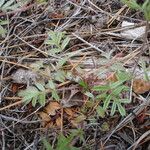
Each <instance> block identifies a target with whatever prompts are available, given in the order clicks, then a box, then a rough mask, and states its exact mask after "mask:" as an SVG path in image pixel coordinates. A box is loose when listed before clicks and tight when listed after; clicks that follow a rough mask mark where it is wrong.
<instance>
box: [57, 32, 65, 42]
mask: <svg viewBox="0 0 150 150" xmlns="http://www.w3.org/2000/svg"><path fill="white" fill-rule="evenodd" d="M56 36H57V44H58V45H60V44H61V40H62V38H63V37H64V33H63V32H56Z"/></svg>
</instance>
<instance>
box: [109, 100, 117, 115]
mask: <svg viewBox="0 0 150 150" xmlns="http://www.w3.org/2000/svg"><path fill="white" fill-rule="evenodd" d="M116 108H117V104H116V102H115V101H114V102H113V104H112V107H111V113H110V115H111V116H113V115H114V114H115V111H116Z"/></svg>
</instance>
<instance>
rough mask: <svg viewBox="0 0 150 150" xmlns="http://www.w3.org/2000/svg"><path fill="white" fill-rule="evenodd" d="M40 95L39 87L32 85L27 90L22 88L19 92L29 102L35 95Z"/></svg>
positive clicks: (24, 100) (26, 102)
mask: <svg viewBox="0 0 150 150" xmlns="http://www.w3.org/2000/svg"><path fill="white" fill-rule="evenodd" d="M38 95H39V91H38V89H37V88H35V87H33V86H30V87H28V88H27V89H26V90H22V91H20V92H19V93H18V96H20V97H23V102H25V104H28V103H29V102H30V101H31V100H32V99H33V98H34V97H37V96H38Z"/></svg>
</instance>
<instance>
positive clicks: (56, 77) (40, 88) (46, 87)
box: [18, 31, 70, 107]
mask: <svg viewBox="0 0 150 150" xmlns="http://www.w3.org/2000/svg"><path fill="white" fill-rule="evenodd" d="M48 36H49V37H48V39H47V40H46V41H45V43H46V44H48V45H50V46H51V48H50V50H49V53H51V54H56V53H59V52H61V51H63V50H64V49H65V47H66V46H67V44H68V43H69V41H70V39H69V37H68V36H66V34H65V32H55V31H50V32H49V33H48ZM68 57H69V56H68ZM66 61H67V59H66V57H65V58H64V59H60V60H58V63H57V64H56V66H54V65H53V64H51V68H52V70H53V71H52V73H50V75H51V76H50V78H51V79H50V80H48V83H47V84H45V83H43V82H36V83H34V85H32V86H29V87H27V89H25V90H22V91H20V92H19V93H18V95H19V96H21V97H22V98H23V102H24V103H25V104H28V103H30V102H32V106H34V107H35V105H36V104H37V103H39V104H40V105H41V106H44V105H45V103H46V96H47V95H48V94H51V98H52V99H54V100H57V101H58V100H59V99H60V98H59V95H58V93H57V90H56V85H55V82H60V83H61V82H64V81H65V78H66V74H65V72H64V71H63V70H61V69H60V68H61V67H62V66H63V65H64V63H65V62H66ZM30 67H31V68H32V69H33V70H34V71H35V72H40V71H43V69H44V70H46V69H47V70H49V71H51V70H50V68H46V65H45V66H44V64H43V62H41V61H39V62H35V63H33V64H32V65H30ZM48 67H50V66H48Z"/></svg>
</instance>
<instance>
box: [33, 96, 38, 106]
mask: <svg viewBox="0 0 150 150" xmlns="http://www.w3.org/2000/svg"><path fill="white" fill-rule="evenodd" d="M37 99H38V97H37V96H35V97H33V98H32V106H33V107H35V105H36V103H37Z"/></svg>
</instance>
